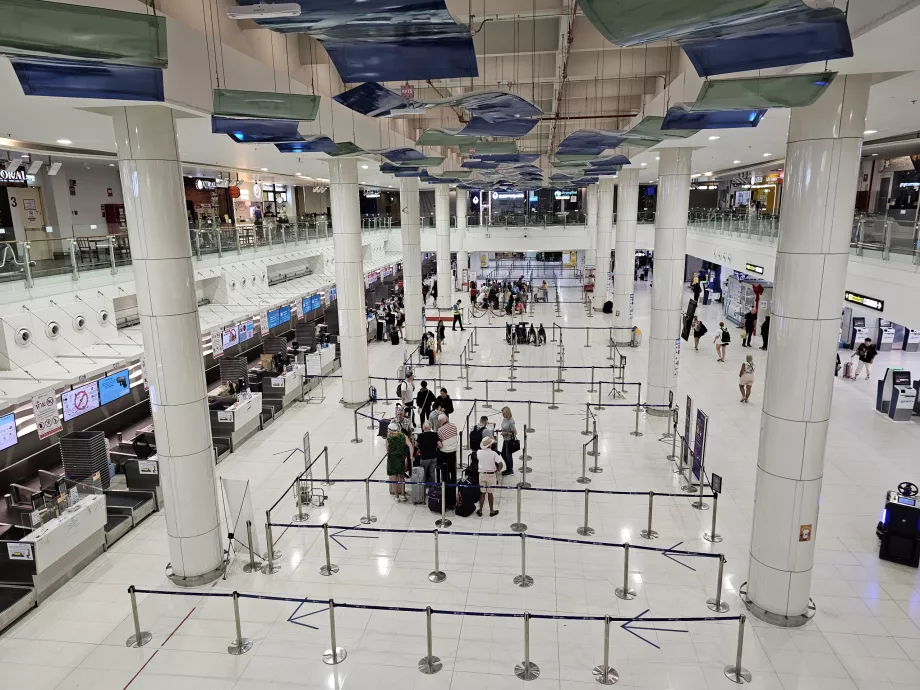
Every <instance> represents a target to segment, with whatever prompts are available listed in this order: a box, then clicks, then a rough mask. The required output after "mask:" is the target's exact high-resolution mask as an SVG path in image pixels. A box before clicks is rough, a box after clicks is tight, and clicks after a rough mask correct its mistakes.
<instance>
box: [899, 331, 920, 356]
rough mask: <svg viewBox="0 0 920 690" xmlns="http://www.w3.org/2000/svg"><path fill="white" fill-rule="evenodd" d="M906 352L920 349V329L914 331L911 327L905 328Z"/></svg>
mask: <svg viewBox="0 0 920 690" xmlns="http://www.w3.org/2000/svg"><path fill="white" fill-rule="evenodd" d="M902 349H903V350H904V352H918V351H920V331H912V330H910V329H909V328H905V329H904V346H903V348H902Z"/></svg>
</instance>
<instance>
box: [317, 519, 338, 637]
mask: <svg viewBox="0 0 920 690" xmlns="http://www.w3.org/2000/svg"><path fill="white" fill-rule="evenodd" d="M323 544H324V546H325V547H326V565H324V566H323V567H322V568H320V569H319V574H320V575H323V576H324V577H329V576H330V575H335V574H336V573H337V572H339V566H337V565H335V564H334V563H333V562H332V554H331V553H330V551H329V523H328V522H324V523H323ZM332 647H333V648H335V641H333V643H332Z"/></svg>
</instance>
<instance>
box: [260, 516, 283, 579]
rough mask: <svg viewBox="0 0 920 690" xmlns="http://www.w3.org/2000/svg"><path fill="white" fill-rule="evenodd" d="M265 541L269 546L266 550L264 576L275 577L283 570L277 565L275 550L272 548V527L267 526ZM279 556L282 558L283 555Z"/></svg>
mask: <svg viewBox="0 0 920 690" xmlns="http://www.w3.org/2000/svg"><path fill="white" fill-rule="evenodd" d="M265 541H266V542H267V544H268V546H266V548H265V562H264V564H263V565H262V574H263V575H274V574H275V573H277V572H278V571H279V570H281V565H280V564H279V563H275V549H274V547H273V546H272V526H271V525H269V524H266V525H265ZM278 555H279V556H280V555H281V554H278Z"/></svg>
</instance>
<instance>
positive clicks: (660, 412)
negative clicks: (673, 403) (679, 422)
mask: <svg viewBox="0 0 920 690" xmlns="http://www.w3.org/2000/svg"><path fill="white" fill-rule="evenodd" d="M645 414H647V415H648V416H649V417H670V416H671V415H672V414H674V413H673V412H671V410H669V409H668V408H667V407H648V408H646V409H645Z"/></svg>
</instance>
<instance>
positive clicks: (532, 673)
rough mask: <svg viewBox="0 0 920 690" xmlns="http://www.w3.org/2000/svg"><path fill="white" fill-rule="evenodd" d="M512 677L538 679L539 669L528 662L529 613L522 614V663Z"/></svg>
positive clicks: (515, 669) (515, 668) (516, 667)
mask: <svg viewBox="0 0 920 690" xmlns="http://www.w3.org/2000/svg"><path fill="white" fill-rule="evenodd" d="M522 536H523V535H522ZM514 675H516V676H517V677H518V678H520V679H521V680H536V679H537V678H539V677H540V667H539V666H537V665H536V664H535V663H533V662H532V661H531V660H530V613H528V612H526V611H525V612H524V661H523V662H521V663H520V664H518V665H517V666H515V667H514Z"/></svg>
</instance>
